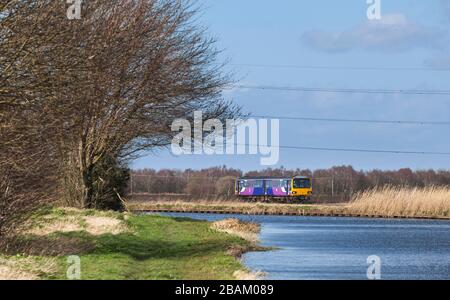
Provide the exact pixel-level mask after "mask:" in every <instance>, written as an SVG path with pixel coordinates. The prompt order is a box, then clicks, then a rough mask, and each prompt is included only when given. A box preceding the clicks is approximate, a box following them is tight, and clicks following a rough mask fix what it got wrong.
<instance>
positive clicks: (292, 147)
mask: <svg viewBox="0 0 450 300" xmlns="http://www.w3.org/2000/svg"><path fill="white" fill-rule="evenodd" d="M279 147H280V148H281V149H295V150H315V151H334V152H363V153H385V154H414V155H445V156H447V155H448V156H450V152H429V151H403V150H378V149H353V148H323V147H301V146H279Z"/></svg>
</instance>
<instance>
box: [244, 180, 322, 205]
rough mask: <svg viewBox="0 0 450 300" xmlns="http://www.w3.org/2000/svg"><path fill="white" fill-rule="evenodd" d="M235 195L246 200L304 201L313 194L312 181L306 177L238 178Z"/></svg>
mask: <svg viewBox="0 0 450 300" xmlns="http://www.w3.org/2000/svg"><path fill="white" fill-rule="evenodd" d="M235 194H236V196H238V197H240V198H241V199H244V200H256V201H258V200H263V201H269V202H277V201H283V200H284V201H289V200H294V201H303V200H309V199H310V198H311V196H312V194H313V187H312V180H311V178H309V177H305V176H295V177H293V178H285V177H242V178H237V179H236V183H235Z"/></svg>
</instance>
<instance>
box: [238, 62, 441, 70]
mask: <svg viewBox="0 0 450 300" xmlns="http://www.w3.org/2000/svg"><path fill="white" fill-rule="evenodd" d="M230 66H236V67H251V68H270V69H305V70H350V71H432V72H445V71H450V68H427V67H373V66H372V67H371V66H369V67H352V66H313V65H271V64H230Z"/></svg>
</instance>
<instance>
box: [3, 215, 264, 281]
mask: <svg viewBox="0 0 450 300" xmlns="http://www.w3.org/2000/svg"><path fill="white" fill-rule="evenodd" d="M38 224H39V225H38V226H35V227H34V228H33V229H31V230H29V231H28V232H26V233H24V237H23V239H24V241H26V243H25V244H24V245H26V247H25V248H24V249H23V253H22V254H20V255H17V254H14V255H1V256H0V278H6V279H8V278H13V279H66V271H67V267H68V264H67V256H68V255H79V256H80V258H81V277H82V278H81V279H235V278H236V277H241V278H242V277H244V278H249V277H251V274H250V273H248V272H247V270H246V269H245V268H244V267H243V266H242V265H241V263H240V262H239V260H237V259H236V257H237V256H239V255H240V254H242V253H243V252H245V251H248V250H250V249H254V250H258V247H257V246H256V242H255V241H252V240H246V239H244V238H242V237H239V236H238V235H235V234H229V233H227V232H225V231H226V230H221V229H223V228H220V226H218V225H216V226H218V227H217V228H215V227H214V226H215V225H214V224H211V223H208V222H202V221H195V220H190V219H184V218H168V217H162V216H156V215H147V216H145V215H142V216H134V215H131V214H118V213H102V212H97V211H90V210H89V211H78V210H65V209H53V210H51V211H50V212H47V213H45V214H42V215H40V216H39V218H38ZM252 228H253V227H252ZM237 230H238V231H239V230H241V231H242V230H244V231H245V229H242V228H241V229H237ZM253 230H254V228H253ZM258 230H259V229H258Z"/></svg>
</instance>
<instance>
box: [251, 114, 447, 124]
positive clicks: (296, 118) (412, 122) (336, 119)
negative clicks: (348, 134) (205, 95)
mask: <svg viewBox="0 0 450 300" xmlns="http://www.w3.org/2000/svg"><path fill="white" fill-rule="evenodd" d="M251 117H255V118H263V119H280V120H298V121H320V122H343V123H374V124H400V125H442V126H450V121H449V122H446V121H407V120H368V119H340V118H310V117H286V116H270V115H252V116H251Z"/></svg>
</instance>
